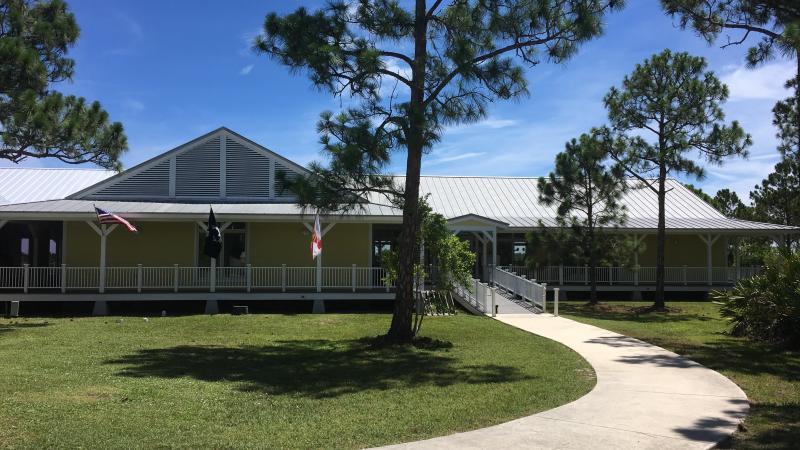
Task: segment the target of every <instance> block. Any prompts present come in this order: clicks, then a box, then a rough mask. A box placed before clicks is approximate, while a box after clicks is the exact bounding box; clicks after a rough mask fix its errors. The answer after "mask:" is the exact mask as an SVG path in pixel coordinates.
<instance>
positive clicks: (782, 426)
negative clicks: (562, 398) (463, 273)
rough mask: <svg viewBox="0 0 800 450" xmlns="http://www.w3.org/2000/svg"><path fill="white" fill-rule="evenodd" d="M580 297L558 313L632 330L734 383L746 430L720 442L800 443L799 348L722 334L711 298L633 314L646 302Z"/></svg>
mask: <svg viewBox="0 0 800 450" xmlns="http://www.w3.org/2000/svg"><path fill="white" fill-rule="evenodd" d="M583 305H584V302H563V303H561V314H562V315H563V316H565V317H569V318H571V319H575V320H578V321H580V322H585V323H589V324H592V325H596V326H598V327H601V328H605V329H608V330H612V331H616V332H618V333H621V334H625V335H628V336H632V337H635V338H638V339H641V340H644V341H647V342H650V343H652V344H655V345H658V346H661V347H664V348H666V349H668V350H672V351H674V352H676V353H679V354H681V355H684V356H686V357H688V358H691V359H693V360H695V361H697V362H699V363H701V364H704V365H705V366H707V367H710V368H712V369H714V370H716V371H718V372H720V373H722V374H724V375H725V376H727V377H728V378H730V379H731V380H733V381H734V382H735V383H736V384H738V385H739V386H740V387H741V388H742V389H743V390H744V391H745V392H746V393H747V396H748V397H749V398H750V401H751V402H752V409H751V411H750V415H749V416H748V418H747V420H746V421H745V428H746V430H743V431H740V432H738V433H736V435H735V436H734V438H733V439H732V440H731V441H730V442H727V443H725V444H723V446H724V447H733V448H742V449H749V448H770V449H771V448H775V449H778V448H786V449H789V448H792V449H796V448H800V353H798V352H789V351H784V350H780V349H776V348H773V347H771V346H769V345H762V344H757V343H753V342H751V341H748V340H746V339H743V338H735V337H732V336H729V335H727V334H725V332H726V331H727V329H728V323H727V321H726V320H724V319H722V318H721V317H720V315H719V311H718V306H717V305H715V304H713V303H711V302H685V303H684V302H672V303H669V302H668V303H667V306H670V307H673V308H678V309H679V310H680V311H678V312H671V313H646V314H636V312H635V309H634V308H636V307H639V306H643V305H650V303H631V302H609V303H606V305H608V306H609V308H606V309H605V310H592V309H588V308H585V307H583Z"/></svg>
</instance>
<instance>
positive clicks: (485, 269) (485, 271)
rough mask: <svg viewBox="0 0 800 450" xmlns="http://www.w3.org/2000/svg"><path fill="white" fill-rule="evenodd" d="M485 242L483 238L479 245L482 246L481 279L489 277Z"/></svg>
mask: <svg viewBox="0 0 800 450" xmlns="http://www.w3.org/2000/svg"><path fill="white" fill-rule="evenodd" d="M486 244H487V242H486V240H483V241H482V242H481V245H482V246H483V249H482V250H483V251H482V252H481V265H482V266H483V280H484V281H486V280H488V279H489V266H488V263H489V262H488V259H489V258H487V255H486V253H487V252H488V249H487V245H486Z"/></svg>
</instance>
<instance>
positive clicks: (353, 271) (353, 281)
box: [351, 264, 356, 292]
mask: <svg viewBox="0 0 800 450" xmlns="http://www.w3.org/2000/svg"><path fill="white" fill-rule="evenodd" d="M351 271H352V273H351V278H352V285H353V292H355V291H356V265H355V264H353V266H352V269H351Z"/></svg>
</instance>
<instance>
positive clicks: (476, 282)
mask: <svg viewBox="0 0 800 450" xmlns="http://www.w3.org/2000/svg"><path fill="white" fill-rule="evenodd" d="M472 282H473V283H474V284H475V294H474V295H475V306H478V279H477V278H474V279H473V280H472Z"/></svg>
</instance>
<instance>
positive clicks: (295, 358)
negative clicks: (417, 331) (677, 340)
mask: <svg viewBox="0 0 800 450" xmlns="http://www.w3.org/2000/svg"><path fill="white" fill-rule="evenodd" d="M373 344H374V343H373V342H372V341H371V340H365V339H354V340H344V341H332V340H297V341H276V342H275V344H274V345H266V346H242V347H223V346H188V345H183V346H177V347H171V348H161V349H144V350H140V351H138V352H136V353H134V354H131V355H127V356H124V357H122V358H119V359H115V360H109V361H106V363H107V364H115V365H121V366H123V367H122V368H121V369H120V371H119V372H118V375H120V376H126V377H161V378H179V377H191V378H195V379H198V380H203V381H219V382H236V383H240V384H241V385H240V387H239V389H240V390H242V391H248V392H263V393H268V394H274V395H277V394H295V395H302V396H306V397H311V398H326V397H337V396H340V395H346V394H350V393H354V392H362V391H365V390H385V389H391V388H404V387H419V386H423V385H432V386H450V385H456V384H465V383H466V384H487V383H505V382H512V381H521V380H530V379H533V378H534V377H532V376H530V375H527V374H523V373H522V372H521V371H520V370H519V369H518V368H517V367H513V366H505V365H498V364H462V363H461V362H460V361H459V360H458V359H457V358H455V357H453V356H451V355H450V354H448V352H447V351H442V350H441V347H439V346H433V348H432V349H431V348H426V349H418V348H415V347H405V346H375V345H373ZM444 347H445V348H446V345H445V346H444Z"/></svg>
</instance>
